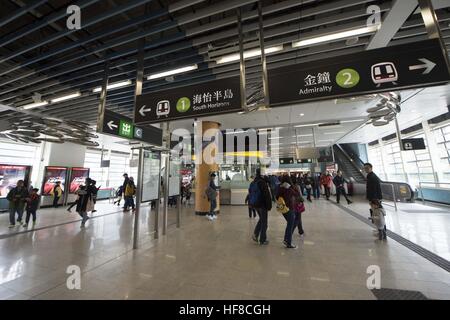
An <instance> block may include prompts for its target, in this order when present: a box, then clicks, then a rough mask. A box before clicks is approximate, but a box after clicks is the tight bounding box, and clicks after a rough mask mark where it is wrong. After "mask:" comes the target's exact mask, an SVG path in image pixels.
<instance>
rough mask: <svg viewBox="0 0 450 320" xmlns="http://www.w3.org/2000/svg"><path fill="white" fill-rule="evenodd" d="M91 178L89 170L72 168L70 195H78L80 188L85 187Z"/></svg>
mask: <svg viewBox="0 0 450 320" xmlns="http://www.w3.org/2000/svg"><path fill="white" fill-rule="evenodd" d="M88 177H89V168H72V169H71V170H70V185H69V193H72V194H73V193H77V191H78V189H79V188H80V186H82V185H84V183H85V181H86V178H88Z"/></svg>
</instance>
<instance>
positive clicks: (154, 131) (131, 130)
mask: <svg viewBox="0 0 450 320" xmlns="http://www.w3.org/2000/svg"><path fill="white" fill-rule="evenodd" d="M101 133H105V134H109V135H113V136H118V137H121V138H125V139H130V140H138V141H143V142H147V143H150V144H153V145H155V146H162V130H161V129H159V128H156V127H153V126H148V127H139V126H136V125H134V123H133V120H131V119H130V118H128V117H126V116H124V115H121V114H119V113H116V112H113V111H110V110H105V114H104V118H103V127H102V132H101Z"/></svg>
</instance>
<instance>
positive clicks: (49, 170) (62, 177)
mask: <svg viewBox="0 0 450 320" xmlns="http://www.w3.org/2000/svg"><path fill="white" fill-rule="evenodd" d="M67 170H68V169H67V167H45V171H44V182H43V187H42V195H44V196H50V195H51V193H52V190H53V188H54V187H55V184H56V182H58V181H59V182H61V189H62V191H63V192H64V191H65V189H66V176H67Z"/></svg>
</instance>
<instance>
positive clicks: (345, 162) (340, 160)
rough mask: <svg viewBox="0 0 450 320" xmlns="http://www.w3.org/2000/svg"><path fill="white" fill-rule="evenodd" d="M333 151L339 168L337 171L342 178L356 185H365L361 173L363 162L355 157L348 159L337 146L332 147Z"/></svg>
mask: <svg viewBox="0 0 450 320" xmlns="http://www.w3.org/2000/svg"><path fill="white" fill-rule="evenodd" d="M333 151H334V158H335V161H336V163H337V164H338V166H339V170H341V171H342V173H343V175H344V178H346V179H347V180H354V181H355V182H357V183H365V181H366V177H365V175H364V174H363V173H362V168H363V166H364V163H363V161H362V160H361V159H359V158H358V157H355V159H353V158H352V157H350V156H349V155H348V154H347V152H345V150H344V149H343V148H342V147H341V146H340V145H338V144H336V145H334V146H333ZM350 178H352V179H350Z"/></svg>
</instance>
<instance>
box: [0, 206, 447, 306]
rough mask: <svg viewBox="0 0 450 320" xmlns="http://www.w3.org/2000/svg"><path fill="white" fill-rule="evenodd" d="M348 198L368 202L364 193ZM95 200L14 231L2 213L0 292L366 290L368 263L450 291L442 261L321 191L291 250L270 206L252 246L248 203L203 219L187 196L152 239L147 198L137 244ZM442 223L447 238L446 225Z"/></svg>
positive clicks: (60, 295)
mask: <svg viewBox="0 0 450 320" xmlns="http://www.w3.org/2000/svg"><path fill="white" fill-rule="evenodd" d="M345 206H346V205H345ZM351 208H353V210H356V211H360V212H361V214H362V215H365V214H366V212H367V208H366V207H364V203H363V202H361V203H360V204H358V203H355V204H353V205H351ZM98 210H99V212H97V213H96V217H94V218H93V219H91V220H89V222H88V223H87V225H86V228H85V229H80V227H79V221H78V220H77V217H76V215H75V214H69V213H67V212H65V210H64V209H58V210H55V209H43V210H42V212H41V214H40V221H39V224H38V227H41V228H42V229H39V230H37V231H30V232H26V233H19V234H15V233H17V232H18V231H19V230H13V231H11V230H8V229H7V219H6V215H0V228H1V231H0V234H1V235H3V236H4V237H3V238H2V239H1V238H0V239H1V240H0V299H367V300H372V299H375V296H374V295H373V294H372V292H371V291H370V290H368V289H367V286H366V281H367V278H368V277H369V275H368V274H367V268H368V267H369V266H373V265H376V266H379V267H380V269H381V286H382V287H383V288H393V289H404V290H415V291H420V292H422V293H423V294H425V295H426V296H427V297H428V298H431V299H450V274H449V273H448V272H447V271H445V270H443V269H442V268H440V267H438V266H436V265H435V264H433V263H431V262H430V261H428V260H426V259H425V258H423V257H421V256H419V255H417V254H416V253H414V252H413V251H411V250H409V249H408V248H406V247H404V246H403V245H401V244H399V243H397V242H395V241H394V240H392V239H388V240H387V241H386V242H380V241H378V240H376V238H375V237H374V236H373V232H372V229H371V227H370V226H368V225H366V224H364V223H362V222H361V221H359V220H358V219H356V218H355V217H352V216H351V215H349V214H348V213H346V212H345V211H344V210H342V209H341V208H339V207H338V206H336V205H334V204H332V203H331V202H327V201H325V200H319V201H315V202H314V203H312V204H308V205H307V212H306V213H305V214H304V219H303V220H304V227H305V232H306V236H305V237H304V239H301V238H300V237H299V236H298V235H295V236H294V239H295V243H296V244H297V245H298V246H299V247H298V249H294V250H291V249H285V248H284V247H283V246H282V244H281V242H282V236H283V232H284V227H285V221H284V219H283V218H282V217H281V216H280V215H279V214H278V213H277V212H276V211H275V210H273V211H272V212H271V213H270V216H269V230H268V235H269V240H270V244H269V245H268V246H259V245H256V244H254V243H253V242H252V241H251V239H250V237H251V233H252V230H253V228H254V225H255V223H256V220H255V219H249V218H248V214H247V209H246V208H245V207H239V206H233V207H230V206H224V207H222V212H221V214H220V215H219V218H218V219H217V220H216V221H208V220H207V219H205V217H200V216H196V215H195V214H194V213H193V207H192V206H185V207H183V213H182V227H181V228H180V229H177V228H176V225H175V224H174V223H175V222H176V220H175V210H170V213H169V224H171V225H172V226H171V227H170V228H169V229H168V232H167V234H166V235H165V236H163V235H160V237H159V239H157V240H153V230H154V221H155V220H154V212H153V211H152V212H149V210H148V208H146V210H144V211H143V213H142V214H141V217H140V244H141V247H140V249H139V250H132V227H133V219H134V217H133V215H132V214H130V213H128V214H124V213H122V212H120V211H119V212H115V211H116V210H117V207H114V206H113V205H111V204H108V203H104V204H99V206H98ZM17 229H19V228H17ZM444 230H447V234H446V235H445V236H446V237H447V239H448V237H449V235H448V232H449V230H448V225H447V226H446V228H445V229H444ZM21 231H23V230H21ZM70 265H77V266H79V267H80V268H81V271H82V277H81V289H80V290H69V289H68V288H67V285H66V281H67V278H68V277H69V275H68V274H66V270H67V267H68V266H70Z"/></svg>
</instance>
